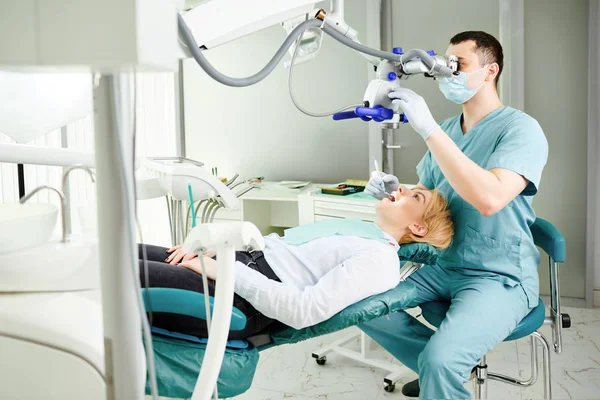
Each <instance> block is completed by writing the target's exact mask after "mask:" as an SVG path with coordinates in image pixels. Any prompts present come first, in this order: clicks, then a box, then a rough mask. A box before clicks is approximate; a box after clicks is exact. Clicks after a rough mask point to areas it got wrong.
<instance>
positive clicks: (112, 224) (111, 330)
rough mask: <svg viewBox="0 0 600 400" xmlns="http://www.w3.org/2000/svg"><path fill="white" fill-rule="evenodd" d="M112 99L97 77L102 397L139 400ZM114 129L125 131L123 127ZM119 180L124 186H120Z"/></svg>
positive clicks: (127, 225)
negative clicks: (103, 363)
mask: <svg viewBox="0 0 600 400" xmlns="http://www.w3.org/2000/svg"><path fill="white" fill-rule="evenodd" d="M117 95H118V94H117ZM113 96H114V88H113V78H112V77H111V76H103V77H102V79H101V80H100V83H99V86H98V87H97V88H96V89H95V90H94V132H95V145H96V172H97V181H96V187H97V197H98V235H99V253H100V274H101V292H102V311H103V321H104V352H105V356H104V360H105V370H106V372H105V380H106V393H107V399H108V400H142V399H143V398H144V384H145V371H144V369H143V364H142V362H143V354H142V345H141V316H140V313H139V310H138V308H137V305H136V297H135V296H136V293H135V289H134V287H135V285H134V281H133V279H134V274H133V273H132V268H134V266H135V265H134V264H133V265H132V263H134V262H135V260H134V259H133V258H134V257H133V256H134V255H135V254H137V253H136V252H135V251H134V250H135V249H133V248H129V246H133V245H134V244H135V236H134V229H133V227H134V226H135V224H134V223H133V215H132V214H133V213H132V210H134V204H133V195H132V194H131V193H132V192H133V191H132V190H131V189H132V187H133V186H132V185H133V163H132V162H129V161H130V160H129V159H128V158H125V161H124V163H123V164H125V165H124V168H123V169H122V168H121V162H120V157H119V152H120V151H121V147H122V146H120V145H119V140H121V141H122V143H124V142H125V140H124V139H125V137H123V135H119V134H118V132H117V130H116V129H115V128H116V127H117V124H116V122H117V119H116V115H115V113H114V110H113V101H114V99H115V98H114V97H113ZM123 97H124V99H123V101H124V102H126V99H127V97H126V95H124V96H123ZM122 125H125V124H122ZM119 128H120V129H119V130H121V132H125V131H124V130H123V128H124V127H123V126H120V127H119ZM120 136H121V137H120ZM121 157H125V156H124V155H121ZM123 180H124V181H125V182H126V184H125V185H122V184H121V183H120V182H122V181H123ZM127 191H129V193H128V192H127ZM126 199H127V200H126ZM126 201H128V202H129V204H127V203H126ZM127 210H130V212H127ZM136 278H137V276H136Z"/></svg>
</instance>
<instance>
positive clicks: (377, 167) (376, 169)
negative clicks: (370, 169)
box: [373, 158, 393, 200]
mask: <svg viewBox="0 0 600 400" xmlns="http://www.w3.org/2000/svg"><path fill="white" fill-rule="evenodd" d="M373 164H374V165H375V171H376V172H377V173H380V172H381V171H380V170H379V164H377V159H376V158H374V159H373ZM383 194H385V196H386V197H387V198H388V199H390V200H391V199H392V198H393V196H392V195H391V194H389V193H388V192H386V191H385V190H384V191H383Z"/></svg>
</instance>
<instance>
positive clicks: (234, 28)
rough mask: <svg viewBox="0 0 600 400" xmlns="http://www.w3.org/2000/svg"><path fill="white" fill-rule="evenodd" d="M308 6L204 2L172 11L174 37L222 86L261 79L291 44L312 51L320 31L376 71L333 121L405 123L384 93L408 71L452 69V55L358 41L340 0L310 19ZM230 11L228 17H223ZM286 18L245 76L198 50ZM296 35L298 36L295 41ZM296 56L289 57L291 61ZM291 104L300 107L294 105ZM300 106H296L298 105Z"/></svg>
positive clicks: (258, 0)
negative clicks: (263, 57)
mask: <svg viewBox="0 0 600 400" xmlns="http://www.w3.org/2000/svg"><path fill="white" fill-rule="evenodd" d="M313 5H314V4H313V3H310V2H306V1H303V0H287V1H285V2H272V1H268V0H255V1H252V2H243V3H239V2H236V3H234V2H232V0H220V1H208V2H205V3H202V4H200V5H199V6H197V7H195V8H194V9H192V10H190V11H188V12H186V13H184V14H179V15H178V27H179V32H180V38H181V40H182V41H183V44H184V45H185V46H186V54H189V55H191V56H192V57H193V58H194V59H195V60H196V61H197V62H198V64H199V65H200V67H201V68H202V69H203V70H204V71H205V72H206V73H207V74H208V75H209V76H211V77H212V78H213V79H215V80H216V81H218V82H220V83H222V84H224V85H228V86H233V87H244V86H250V85H253V84H255V83H258V82H260V81H261V80H263V79H264V78H266V77H267V76H268V75H269V74H270V73H271V71H273V69H274V68H275V66H276V65H277V64H278V63H279V62H280V61H281V59H282V58H283V56H284V55H285V53H286V52H287V51H288V50H289V51H290V52H291V53H292V54H294V52H295V51H296V50H298V49H296V46H299V47H301V46H303V45H308V46H309V47H311V46H312V48H313V50H314V48H316V49H318V47H319V46H320V40H321V39H322V38H321V36H322V34H321V32H325V33H326V34H327V35H329V36H330V37H332V38H333V39H335V40H337V41H338V42H340V43H341V44H343V45H345V46H347V47H350V48H351V49H353V50H355V51H357V52H358V53H360V54H362V55H363V56H364V57H365V58H366V59H367V60H368V61H369V62H371V63H373V64H375V66H376V71H377V77H376V79H374V80H373V81H371V82H370V83H369V85H368V87H367V90H366V91H365V95H364V98H363V106H361V107H356V108H355V109H354V110H353V111H344V112H339V113H336V114H334V115H333V119H334V120H341V119H349V118H361V119H363V120H365V121H371V120H374V121H376V122H386V123H392V124H397V123H399V122H404V123H406V122H408V121H407V120H406V118H404V116H403V115H401V114H398V106H396V105H393V104H392V102H391V100H390V99H389V98H388V97H387V95H388V94H389V93H390V92H391V91H393V90H395V89H397V88H399V87H400V80H405V79H408V78H409V77H410V76H411V75H423V76H425V77H430V78H440V77H450V76H452V74H454V73H455V72H456V71H457V69H458V64H457V59H456V57H455V56H437V55H435V53H434V52H433V51H432V50H430V51H428V52H426V51H424V50H420V49H414V50H410V51H408V52H406V53H403V52H402V49H401V48H394V49H393V52H387V51H382V50H378V49H373V48H370V47H368V46H365V45H363V44H361V43H360V42H359V41H358V39H357V32H356V31H355V30H354V29H352V28H351V27H350V26H348V24H346V22H345V21H344V2H343V0H334V1H332V2H331V10H330V11H329V12H326V11H325V10H319V11H318V12H317V13H316V14H315V15H314V18H309V17H308V15H310V14H309V13H310V11H311V9H312V7H313ZM241 8H243V10H242V9H241ZM232 10H235V12H232ZM246 11H247V13H246ZM230 14H231V18H229V15H230ZM246 14H247V15H246ZM214 15H228V18H227V19H225V20H219V19H217V18H214ZM298 15H300V17H298ZM302 15H304V17H302ZM292 17H296V18H295V19H293V21H292V22H290V21H288V22H287V23H286V22H284V23H283V26H284V28H285V29H286V31H288V36H287V38H286V39H285V41H284V42H283V44H282V45H281V46H280V47H279V49H278V50H277V52H276V53H275V55H274V56H273V57H272V58H271V60H270V61H269V62H268V63H267V65H266V66H265V67H264V68H263V69H261V70H260V71H259V72H257V73H256V74H254V75H252V76H249V77H245V78H233V77H229V76H226V75H224V74H222V73H221V72H219V71H218V70H217V69H216V68H214V67H213V66H212V65H211V64H210V62H209V61H208V60H207V59H206V58H205V57H204V54H202V53H203V50H205V49H208V48H211V47H214V46H218V45H219V44H222V43H225V42H227V41H230V40H233V39H235V38H237V37H240V36H242V35H246V34H250V33H252V32H255V31H257V30H260V29H263V28H265V27H267V26H270V25H273V24H275V23H279V22H281V21H286V20H290V19H292ZM292 27H293V29H292ZM319 30H320V31H319ZM299 38H302V39H301V40H298V39H299ZM317 41H318V45H317ZM305 42H306V43H305ZM315 53H316V51H313V52H312V53H310V52H309V53H308V54H307V55H306V54H305V55H304V58H305V60H304V61H306V59H310V58H312V57H314V54H315ZM296 61H297V60H293V62H294V63H295V62H296ZM298 62H301V61H298ZM290 68H292V66H290ZM294 104H296V103H295V102H294ZM297 107H298V108H300V107H299V106H298V105H297ZM300 110H301V111H302V109H301V108H300ZM303 112H304V111H303ZM309 115H312V114H309ZM323 115H329V114H327V113H325V114H323ZM323 115H313V116H323ZM394 127H395V125H394Z"/></svg>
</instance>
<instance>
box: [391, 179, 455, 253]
mask: <svg viewBox="0 0 600 400" xmlns="http://www.w3.org/2000/svg"><path fill="white" fill-rule="evenodd" d="M430 192H431V202H430V203H429V206H427V209H426V210H425V213H423V224H424V225H425V226H426V227H427V234H426V235H425V236H417V235H415V234H414V233H412V232H410V231H409V232H408V233H407V234H405V235H404V236H403V237H402V238H401V239H400V242H399V243H400V244H405V243H414V242H422V243H429V244H430V245H432V246H434V247H436V248H438V249H445V248H446V247H448V246H450V243H451V242H452V236H453V235H454V227H453V224H452V218H451V215H450V210H449V209H448V202H447V201H446V199H445V198H444V196H442V194H441V193H440V192H438V191H437V190H431V191H430Z"/></svg>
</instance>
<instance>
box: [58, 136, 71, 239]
mask: <svg viewBox="0 0 600 400" xmlns="http://www.w3.org/2000/svg"><path fill="white" fill-rule="evenodd" d="M60 147H62V148H63V149H66V148H68V147H69V141H68V136H67V127H66V126H63V127H62V128H60ZM67 168H68V167H67V166H65V167H63V169H62V170H63V176H64V174H65V172H66V170H67ZM62 192H63V196H65V200H66V203H67V204H68V205H69V206H68V207H66V210H65V221H66V224H67V232H68V233H71V232H72V231H73V227H72V223H71V204H72V201H71V200H72V199H71V184H70V182H69V180H68V179H67V180H66V181H65V182H64V185H63V187H62Z"/></svg>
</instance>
